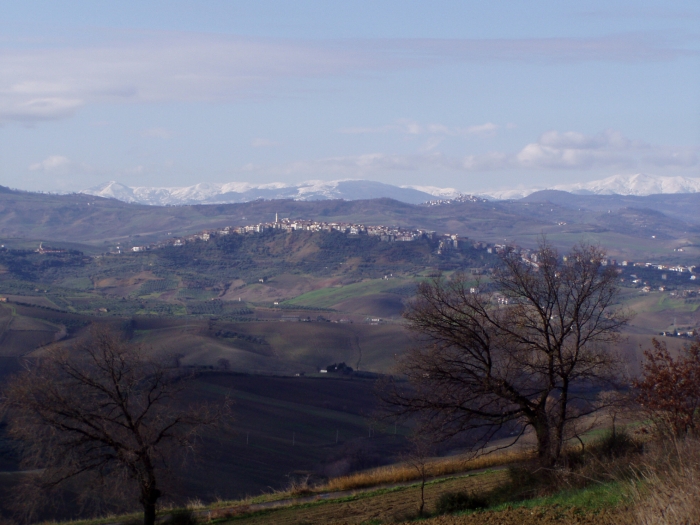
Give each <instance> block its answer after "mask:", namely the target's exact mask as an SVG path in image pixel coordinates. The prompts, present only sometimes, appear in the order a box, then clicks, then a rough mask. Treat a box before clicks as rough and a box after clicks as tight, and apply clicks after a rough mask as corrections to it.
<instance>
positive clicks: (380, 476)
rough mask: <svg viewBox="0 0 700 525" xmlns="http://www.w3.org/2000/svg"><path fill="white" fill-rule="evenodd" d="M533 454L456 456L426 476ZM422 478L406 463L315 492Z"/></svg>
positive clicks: (436, 463)
mask: <svg viewBox="0 0 700 525" xmlns="http://www.w3.org/2000/svg"><path fill="white" fill-rule="evenodd" d="M533 455H534V454H533V452H532V451H505V452H499V453H493V454H485V455H483V456H479V457H476V458H474V457H471V456H468V457H465V456H454V457H449V458H441V459H436V460H432V461H430V462H428V464H427V477H429V478H436V477H440V476H449V475H451V474H458V473H462V472H468V471H470V470H478V469H484V468H489V467H495V466H501V465H508V464H512V463H518V462H522V461H527V460H529V459H532V458H533ZM417 479H420V474H419V472H418V470H417V469H416V468H415V467H412V466H411V465H408V464H405V463H398V464H395V465H389V466H387V467H380V468H377V469H372V470H367V471H363V472H356V473H355V474H350V475H348V476H341V477H338V478H333V479H331V480H329V481H328V482H327V483H326V484H324V485H322V486H319V487H316V488H315V489H314V492H336V491H343V490H354V489H360V488H366V487H375V486H381V485H390V484H393V483H404V482H407V481H415V480H417Z"/></svg>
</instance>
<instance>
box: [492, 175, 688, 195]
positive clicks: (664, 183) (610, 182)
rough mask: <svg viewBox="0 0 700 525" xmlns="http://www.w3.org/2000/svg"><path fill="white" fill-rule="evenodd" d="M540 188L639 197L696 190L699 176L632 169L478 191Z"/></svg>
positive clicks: (517, 192)
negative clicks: (562, 181)
mask: <svg viewBox="0 0 700 525" xmlns="http://www.w3.org/2000/svg"><path fill="white" fill-rule="evenodd" d="M542 190H560V191H567V192H569V193H575V194H579V195H634V196H639V197H643V196H646V195H656V194H662V193H698V192H700V178H691V177H680V176H677V177H663V176H659V175H650V174H647V173H634V174H630V175H613V176H611V177H608V178H605V179H600V180H594V181H590V182H577V183H573V184H557V185H554V186H546V187H543V186H541V187H533V188H516V189H513V188H510V189H504V190H496V191H489V192H484V193H482V194H480V195H481V196H484V197H491V198H493V199H497V200H504V199H522V198H523V197H527V196H528V195H530V194H532V193H535V192H536V191H542Z"/></svg>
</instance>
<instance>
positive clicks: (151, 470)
mask: <svg viewBox="0 0 700 525" xmlns="http://www.w3.org/2000/svg"><path fill="white" fill-rule="evenodd" d="M186 384H187V382H186V381H185V380H184V378H183V377H182V376H180V375H178V374H177V370H176V369H173V368H171V367H167V366H165V364H164V363H163V362H160V361H157V360H154V359H151V358H149V357H148V356H147V355H146V354H145V353H144V351H143V349H142V348H140V347H139V346H135V345H133V344H129V343H127V342H126V341H124V340H123V339H122V338H121V337H119V335H118V334H116V333H114V332H111V331H109V330H107V329H104V328H93V329H92V331H91V334H90V337H89V338H88V339H87V340H85V341H83V342H81V343H77V344H76V345H74V346H73V347H72V348H69V349H56V350H51V351H49V352H47V354H46V355H44V356H42V357H41V358H39V359H37V360H36V361H35V362H34V363H32V364H31V366H29V367H28V368H27V370H25V371H24V372H22V373H20V374H19V375H17V376H15V377H14V378H13V379H12V380H11V381H10V382H9V384H8V385H7V387H6V388H5V389H4V392H3V394H4V395H3V405H4V408H5V410H6V411H7V414H8V419H9V430H10V435H11V436H12V437H14V438H16V439H19V440H21V441H23V442H25V444H26V447H25V452H26V453H25V457H24V465H25V467H26V468H28V469H37V471H38V472H40V474H38V477H37V478H35V480H34V481H35V482H36V483H37V484H38V485H39V487H41V488H43V489H46V490H52V489H57V488H58V487H60V486H64V485H66V484H68V483H74V484H75V483H76V482H79V483H80V484H81V485H83V486H86V487H87V488H94V487H95V486H106V485H107V484H108V483H112V482H114V481H115V480H125V481H127V482H129V484H130V485H131V486H132V487H135V488H136V489H137V490H138V494H139V502H140V503H141V505H142V506H143V509H144V524H145V525H153V524H154V523H155V518H156V503H157V502H158V499H159V498H160V497H161V485H162V483H161V482H162V479H161V478H160V473H161V472H162V471H163V469H164V468H166V467H167V464H168V462H169V461H171V460H173V458H174V455H175V454H176V453H178V452H181V451H183V450H187V449H189V448H191V447H192V446H193V444H194V442H195V440H196V437H197V434H198V432H199V431H200V430H201V429H202V428H203V427H205V426H210V425H214V424H216V423H218V422H220V421H221V420H222V418H224V417H225V416H226V415H227V414H228V403H227V402H224V403H222V404H221V405H219V406H209V405H202V404H199V405H198V406H189V407H187V406H186V404H185V400H184V399H183V398H182V396H181V394H182V393H183V391H184V389H185V386H186ZM123 489H124V488H123Z"/></svg>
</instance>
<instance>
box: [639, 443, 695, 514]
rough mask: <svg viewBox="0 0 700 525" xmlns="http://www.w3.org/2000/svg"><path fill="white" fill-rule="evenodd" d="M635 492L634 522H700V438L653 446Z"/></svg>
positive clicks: (648, 453)
mask: <svg viewBox="0 0 700 525" xmlns="http://www.w3.org/2000/svg"><path fill="white" fill-rule="evenodd" d="M631 492H632V496H633V499H634V501H635V505H634V510H635V516H634V518H633V522H634V523H637V524H639V525H694V524H700V440H698V439H690V438H688V439H686V440H685V441H680V442H673V443H670V444H669V443H666V444H656V445H654V446H651V447H650V450H649V451H648V452H647V453H646V454H645V456H644V463H643V464H642V465H641V466H640V468H639V470H638V474H637V479H636V480H635V483H633V484H632V485H631Z"/></svg>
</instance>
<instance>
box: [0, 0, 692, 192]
mask: <svg viewBox="0 0 700 525" xmlns="http://www.w3.org/2000/svg"><path fill="white" fill-rule="evenodd" d="M0 9H1V12H2V17H0V184H3V185H8V186H11V187H15V188H22V189H30V190H43V191H59V192H63V191H77V190H81V189H84V188H88V187H91V186H95V185H97V184H99V183H101V182H105V181H108V180H117V181H120V182H123V183H125V184H128V185H132V186H134V185H144V186H184V185H191V184H196V183H198V182H232V181H239V182H254V183H267V182H277V181H281V182H289V183H294V182H301V181H304V180H309V179H323V180H333V179H345V178H366V179H371V180H377V181H381V182H387V183H392V184H399V185H418V186H440V187H454V188H457V189H459V190H462V191H484V190H489V189H499V188H510V187H519V186H547V185H553V184H559V183H568V182H583V181H589V180H595V179H600V178H603V177H606V176H609V175H613V174H631V173H639V172H643V173H650V174H654V175H666V176H676V175H680V176H686V177H698V176H700V163H699V160H698V156H699V155H700V89H699V86H700V67H699V66H700V60H699V57H700V29H698V28H700V4H698V3H697V2H696V1H693V2H690V1H688V2H673V1H664V2H661V1H657V2H643V1H629V2H615V1H605V2H564V1H561V0H559V1H552V2H546V1H538V2H533V1H516V0H510V1H501V2H499V1H492V2H477V1H439V0H436V1H435V0H434V1H431V2H426V1H423V2H416V1H407V0H403V1H381V0H374V1H368V2H359V1H346V2H330V1H324V2H320V1H314V2H311V1H289V0H287V1H265V0H257V1H255V2H252V1H250V2H248V1H216V0H208V1H206V2H201V1H200V2H185V1H172V0H171V1H167V2H165V1H157V2H156V1H151V2H149V1H140V2H131V1H125V0H122V1H121V2H107V1H96V0H93V1H72V2H61V1H55V0H54V1H50V2H49V1H47V2H38V1H31V0H29V1H27V2H14V1H13V2H9V1H5V2H0Z"/></svg>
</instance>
